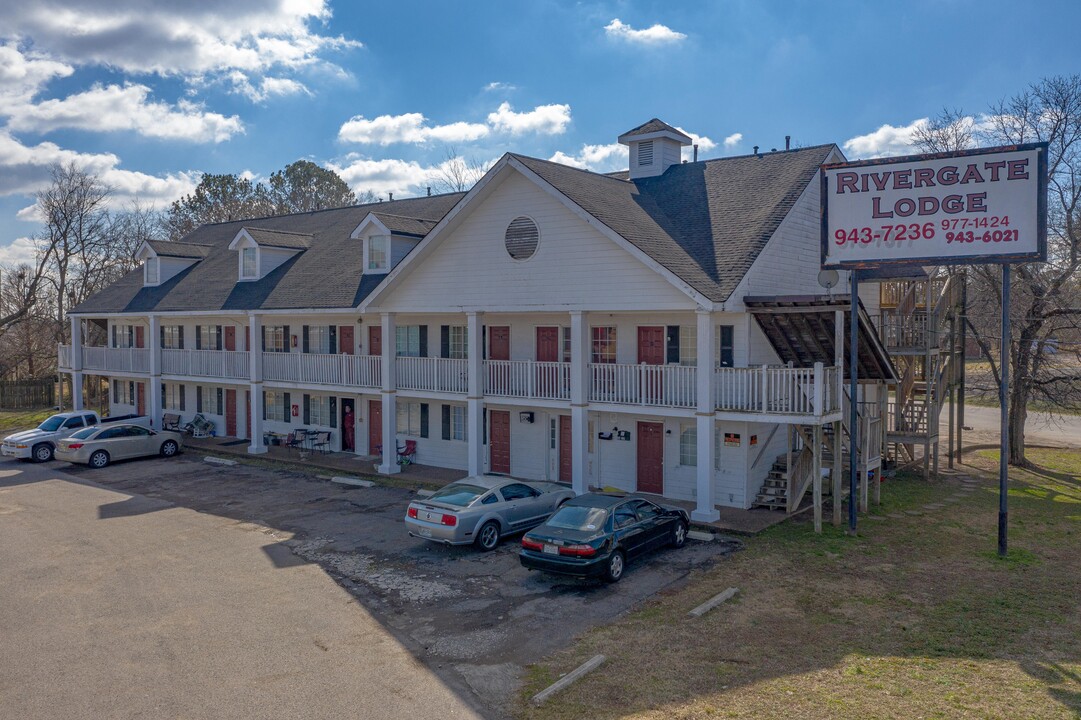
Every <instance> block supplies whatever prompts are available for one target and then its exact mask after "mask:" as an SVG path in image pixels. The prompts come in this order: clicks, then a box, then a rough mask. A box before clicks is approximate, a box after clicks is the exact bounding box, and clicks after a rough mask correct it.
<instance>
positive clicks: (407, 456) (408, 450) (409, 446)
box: [398, 440, 417, 465]
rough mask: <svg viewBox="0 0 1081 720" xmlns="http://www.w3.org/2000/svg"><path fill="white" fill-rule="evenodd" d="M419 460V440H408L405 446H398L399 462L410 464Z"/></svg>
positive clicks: (400, 463)
mask: <svg viewBox="0 0 1081 720" xmlns="http://www.w3.org/2000/svg"><path fill="white" fill-rule="evenodd" d="M416 461H417V441H416V440H406V441H405V446H404V447H403V446H401V445H399V446H398V464H399V465H409V464H410V463H415V462H416Z"/></svg>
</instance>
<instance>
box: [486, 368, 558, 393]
mask: <svg viewBox="0 0 1081 720" xmlns="http://www.w3.org/2000/svg"><path fill="white" fill-rule="evenodd" d="M484 394H485V395H489V396H493V397H514V398H530V399H535V400H570V397H571V364H570V363H563V362H538V361H533V360H485V361H484Z"/></svg>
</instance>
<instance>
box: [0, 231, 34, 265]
mask: <svg viewBox="0 0 1081 720" xmlns="http://www.w3.org/2000/svg"><path fill="white" fill-rule="evenodd" d="M36 256H37V248H36V247H35V245H34V241H33V240H32V239H30V238H28V237H18V238H15V239H14V240H12V241H11V242H10V243H8V244H7V245H0V265H3V266H5V267H14V266H16V265H22V264H23V263H26V264H27V265H31V264H33V263H34V260H35V259H36Z"/></svg>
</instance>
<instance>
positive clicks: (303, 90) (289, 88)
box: [229, 70, 312, 103]
mask: <svg viewBox="0 0 1081 720" xmlns="http://www.w3.org/2000/svg"><path fill="white" fill-rule="evenodd" d="M229 82H230V83H232V86H233V92H234V93H237V94H238V95H243V96H244V97H246V98H248V99H249V100H251V101H252V102H256V103H261V102H264V101H265V100H266V99H267V98H270V97H273V96H278V97H284V96H286V95H300V94H304V95H311V94H312V93H311V91H310V90H308V87H307V86H306V85H305V84H304V83H302V82H299V81H297V80H293V79H292V78H283V77H264V78H263V79H262V80H260V81H259V84H258V85H253V84H252V83H251V81H250V80H248V76H247V75H245V74H244V73H242V72H241V71H239V70H234V71H233V72H232V73H230V74H229Z"/></svg>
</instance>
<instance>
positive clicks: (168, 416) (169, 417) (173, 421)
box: [161, 413, 180, 432]
mask: <svg viewBox="0 0 1081 720" xmlns="http://www.w3.org/2000/svg"><path fill="white" fill-rule="evenodd" d="M161 429H162V430H173V431H174V432H180V416H179V415H177V414H175V413H165V414H164V415H162V416H161Z"/></svg>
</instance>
